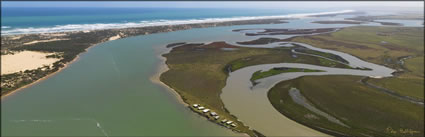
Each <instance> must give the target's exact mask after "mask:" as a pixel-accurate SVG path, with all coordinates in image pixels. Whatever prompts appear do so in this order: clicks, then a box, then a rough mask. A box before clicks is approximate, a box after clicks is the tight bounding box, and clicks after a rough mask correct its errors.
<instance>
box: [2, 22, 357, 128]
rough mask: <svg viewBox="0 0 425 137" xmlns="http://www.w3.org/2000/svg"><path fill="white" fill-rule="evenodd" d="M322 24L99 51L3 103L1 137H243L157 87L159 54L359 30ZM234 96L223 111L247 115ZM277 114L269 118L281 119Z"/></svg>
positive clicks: (188, 33) (131, 43) (226, 31)
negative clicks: (303, 31) (192, 46)
mask: <svg viewBox="0 0 425 137" xmlns="http://www.w3.org/2000/svg"><path fill="white" fill-rule="evenodd" d="M2 18H3V17H2ZM316 19H317V20H321V19H323V18H308V19H302V20H291V21H290V23H287V24H271V25H244V26H230V27H215V28H202V29H191V30H184V31H176V32H169V33H158V34H151V35H145V36H136V37H130V38H124V39H119V40H114V41H109V42H105V43H101V44H98V45H97V46H94V47H92V48H90V49H89V51H88V52H86V53H83V54H81V55H80V57H79V60H78V61H76V62H74V63H72V64H70V65H69V66H68V67H67V68H65V69H63V70H62V71H61V72H59V73H57V74H55V75H52V76H51V77H49V78H48V79H46V80H43V81H41V82H38V83H37V84H34V85H32V86H30V87H28V88H25V89H22V90H21V91H19V92H16V93H14V94H13V95H10V96H8V97H6V98H4V99H2V102H1V106H2V108H1V109H2V115H1V131H2V133H1V135H2V136H143V135H148V136H153V135H155V136H171V135H173V136H232V135H240V134H236V133H234V132H231V131H230V130H228V129H225V128H223V127H220V126H218V125H216V124H213V123H211V122H209V121H207V120H206V119H205V118H202V117H200V116H198V115H197V114H195V113H193V112H191V111H190V110H189V109H188V108H187V107H185V106H184V105H183V104H182V103H181V102H180V101H179V99H178V97H177V96H175V94H174V93H173V92H171V91H169V90H168V89H167V88H164V87H163V86H162V85H158V84H155V83H154V82H153V81H151V80H150V78H151V77H152V76H153V75H155V74H156V73H157V68H158V65H159V64H161V61H162V60H160V58H158V53H162V50H161V49H164V46H165V45H167V44H169V43H174V42H213V41H226V42H229V43H234V42H237V41H245V40H252V39H256V38H258V37H247V36H244V35H243V34H241V33H237V32H232V30H233V29H243V28H306V27H307V28H308V27H311V28H313V27H346V26H352V25H323V24H311V23H309V22H310V21H312V20H316ZM2 27H3V26H2ZM248 69H249V68H248ZM237 72H238V71H237ZM235 74H236V73H235ZM232 75H234V74H231V76H232ZM229 79H231V77H230V78H229ZM247 83H249V82H247ZM271 83H273V82H271ZM242 88H244V87H242ZM239 92H242V91H239ZM227 93H231V92H228V91H226V90H223V95H222V97H223V99H224V103H225V105H226V107H229V110H230V112H231V113H232V114H235V115H236V116H237V117H239V114H240V113H238V111H237V109H235V108H234V107H233V106H232V104H231V103H230V104H229V102H228V98H226V97H225V96H226V94H227ZM262 94H263V93H262ZM260 99H263V101H260V102H261V103H266V100H264V98H260ZM233 102H235V101H233ZM264 105H270V104H264ZM265 107H271V105H270V106H265ZM269 109H270V108H269ZM270 111H271V110H270ZM273 113H274V112H272V113H271V115H270V116H275V115H274V114H273ZM264 116H268V114H265V115H264ZM282 117H284V116H282V115H280V116H279V118H282ZM246 118H247V117H244V116H243V115H241V117H240V119H241V120H242V121H247V124H248V125H249V126H252V127H254V128H257V127H258V128H259V129H260V132H262V131H265V130H261V129H264V128H267V126H268V125H263V124H261V123H260V124H258V123H257V124H256V123H255V122H254V123H253V122H249V121H248V119H246ZM257 118H258V117H257ZM292 124H294V125H295V127H300V128H305V129H307V130H311V129H309V128H306V127H303V126H302V125H299V124H297V123H295V122H293V123H291V124H288V125H286V126H289V127H292V126H294V125H292ZM260 126H264V127H260ZM311 131H312V132H314V133H318V132H317V131H313V130H311ZM265 133H268V132H267V131H265ZM266 135H267V134H266Z"/></svg>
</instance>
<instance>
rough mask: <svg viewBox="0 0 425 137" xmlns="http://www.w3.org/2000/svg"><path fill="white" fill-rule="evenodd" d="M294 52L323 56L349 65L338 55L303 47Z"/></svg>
mask: <svg viewBox="0 0 425 137" xmlns="http://www.w3.org/2000/svg"><path fill="white" fill-rule="evenodd" d="M294 45H297V44H294ZM294 50H295V51H296V52H301V53H307V54H313V55H318V56H321V57H325V58H328V59H332V60H337V61H340V62H343V63H346V64H348V61H346V60H345V59H344V58H342V57H340V56H338V55H335V54H332V53H326V52H320V51H316V50H311V49H307V48H303V47H298V48H295V49H294Z"/></svg>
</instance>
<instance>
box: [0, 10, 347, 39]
mask: <svg viewBox="0 0 425 137" xmlns="http://www.w3.org/2000/svg"><path fill="white" fill-rule="evenodd" d="M351 12H354V10H342V11H333V12H319V13H304V14H289V15H278V16H255V17H231V18H205V19H189V20H152V21H140V22H125V23H95V24H68V25H56V26H53V27H39V28H34V27H28V28H15V29H9V30H2V31H1V35H14V34H32V33H52V32H68V31H84V30H99V29H118V28H132V27H148V26H164V25H181V24H198V23H216V22H227V21H243V20H255V19H276V18H303V17H309V16H315V15H328V14H342V13H351ZM3 27H9V26H2V28H3Z"/></svg>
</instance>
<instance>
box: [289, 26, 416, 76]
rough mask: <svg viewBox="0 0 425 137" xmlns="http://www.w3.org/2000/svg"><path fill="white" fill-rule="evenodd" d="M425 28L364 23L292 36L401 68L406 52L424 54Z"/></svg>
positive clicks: (304, 41) (414, 54) (300, 40)
mask: <svg viewBox="0 0 425 137" xmlns="http://www.w3.org/2000/svg"><path fill="white" fill-rule="evenodd" d="M423 36H424V28H423V27H420V28H414V27H374V26H360V27H348V28H343V29H342V30H340V31H337V32H334V33H328V34H319V35H313V36H300V37H295V38H292V39H289V40H290V41H295V42H301V43H306V44H310V45H313V46H315V47H319V48H325V49H332V50H337V51H342V52H345V53H348V54H351V55H354V56H357V57H359V58H361V59H363V60H366V61H369V62H373V63H377V64H382V65H387V66H389V67H392V68H400V65H399V64H398V63H397V60H398V58H399V57H402V56H410V55H413V56H421V55H423V54H424V39H423Z"/></svg>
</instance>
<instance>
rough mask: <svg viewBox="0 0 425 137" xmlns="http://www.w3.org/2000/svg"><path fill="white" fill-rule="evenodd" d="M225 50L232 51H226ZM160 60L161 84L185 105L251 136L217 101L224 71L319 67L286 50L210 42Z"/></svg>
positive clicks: (174, 51)
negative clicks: (196, 106)
mask: <svg viewBox="0 0 425 137" xmlns="http://www.w3.org/2000/svg"><path fill="white" fill-rule="evenodd" d="M222 48H226V50H223V49H222ZM229 48H232V49H233V50H228V49H229ZM163 56H164V57H166V58H167V61H166V64H167V65H168V67H169V68H170V70H168V71H167V72H165V73H163V74H162V75H161V77H160V80H161V81H163V82H164V83H165V84H167V85H168V86H170V87H172V88H173V89H175V90H176V91H177V92H178V93H179V94H180V95H181V96H182V98H183V100H184V101H185V102H186V103H188V104H202V105H203V106H205V107H206V108H209V109H211V111H214V112H217V114H218V115H220V116H221V118H220V119H224V118H226V119H228V120H232V121H236V124H237V125H238V126H237V127H236V128H235V130H238V131H241V132H244V133H248V134H249V135H251V136H254V135H255V133H254V132H253V131H252V130H250V129H249V128H248V127H247V126H243V124H242V123H241V122H238V121H237V119H236V118H235V117H234V116H232V115H230V114H229V113H228V112H227V111H226V109H225V108H224V104H223V103H222V101H221V99H220V94H221V89H222V88H223V87H224V86H225V84H226V79H227V74H228V70H229V69H231V70H233V71H234V70H237V69H240V68H243V67H246V66H251V65H258V64H269V63H281V62H295V63H308V64H316V65H320V61H319V60H318V59H317V58H316V57H311V56H307V55H299V56H297V57H292V56H291V52H290V49H289V48H274V49H270V48H244V47H237V46H232V45H229V44H227V43H225V42H213V43H211V44H208V45H203V44H185V45H182V46H179V47H174V48H173V49H172V50H171V52H170V53H168V54H165V55H163Z"/></svg>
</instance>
